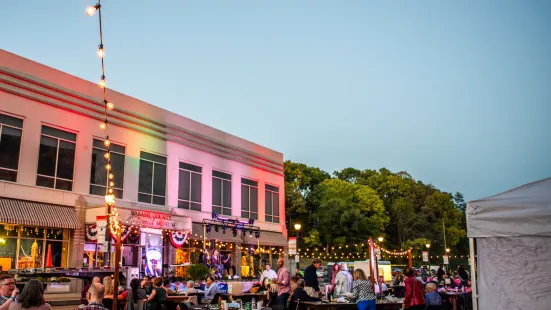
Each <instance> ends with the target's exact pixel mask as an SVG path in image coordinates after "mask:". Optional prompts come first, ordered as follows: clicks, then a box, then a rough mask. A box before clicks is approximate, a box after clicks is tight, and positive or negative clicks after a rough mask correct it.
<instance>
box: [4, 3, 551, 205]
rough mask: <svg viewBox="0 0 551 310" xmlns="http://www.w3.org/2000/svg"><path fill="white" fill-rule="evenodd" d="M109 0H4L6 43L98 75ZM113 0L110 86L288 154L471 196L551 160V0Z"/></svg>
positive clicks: (547, 167)
mask: <svg viewBox="0 0 551 310" xmlns="http://www.w3.org/2000/svg"><path fill="white" fill-rule="evenodd" d="M94 4H95V2H94V1H93V0H88V1H86V0H55V1H38V0H3V1H2V7H1V9H0V29H2V31H0V47H1V48H2V49H5V50H7V51H10V52H12V53H15V54H18V55H21V56H23V57H26V58H29V59H32V60H34V61H37V62H40V63H43V64H45V65H48V66H51V67H53V68H56V69H59V70H62V71H65V72H68V73H70V74H73V75H76V76H79V77H81V78H84V79H86V80H90V81H94V82H96V81H98V80H99V78H100V76H101V67H100V60H99V59H98V58H97V57H96V56H95V51H96V49H97V45H98V44H99V35H98V22H97V16H94V17H88V16H86V15H85V13H84V10H85V8H86V7H87V6H90V5H94ZM102 5H103V9H102V14H103V21H104V45H105V52H106V58H105V61H106V63H105V64H106V76H107V83H108V87H109V88H113V89H115V90H117V91H120V92H122V93H125V94H127V95H130V96H132V97H135V98H138V99H141V100H144V101H146V102H149V103H151V104H154V105H157V106H159V107H162V108H164V109H167V110H170V111H173V112H176V113H178V114H181V115H183V116H186V117H188V118H191V119H194V120H197V121H199V122H202V123H205V124H207V125H210V126H213V127H215V128H218V129H221V130H223V131H226V132H229V133H231V134H234V135H236V136H239V137H242V138H245V139H247V140H250V141H253V142H255V143H258V144H260V145H263V146H266V147H269V148H272V149H274V150H277V151H279V152H282V153H283V154H284V156H285V159H290V160H293V161H297V162H303V163H305V164H307V165H311V166H318V167H320V168H322V169H324V170H326V171H328V172H330V173H332V172H333V171H334V170H337V169H342V168H345V167H354V168H359V169H379V168H381V167H387V168H388V169H390V170H392V171H402V170H405V171H408V172H409V173H410V174H411V175H412V176H413V177H414V178H416V179H419V180H421V181H423V182H425V183H432V184H434V185H435V186H436V187H437V188H440V189H442V190H444V191H449V192H456V191H459V192H462V193H463V194H464V195H465V197H466V198H467V199H469V200H471V199H478V198H483V197H486V196H490V195H494V194H497V193H499V192H502V191H504V190H507V189H510V188H512V187H515V186H519V185H522V184H524V183H527V182H531V181H536V180H539V179H542V178H546V177H550V176H551V1H545V0H542V1H535V0H534V1H508V0H496V1H489V0H486V1H453V3H452V1H377V2H375V1H367V0H358V1H353V0H346V1H324V0H300V1H290V0H279V1H252V0H251V1H235V0H234V1H186V0H170V1H169V0H162V1H139V0H134V1H121V0H103V1H102ZM2 104H4V103H0V105H2ZM115 104H116V103H115Z"/></svg>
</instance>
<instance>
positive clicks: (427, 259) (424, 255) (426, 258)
mask: <svg viewBox="0 0 551 310" xmlns="http://www.w3.org/2000/svg"><path fill="white" fill-rule="evenodd" d="M428 261H429V251H423V262H428Z"/></svg>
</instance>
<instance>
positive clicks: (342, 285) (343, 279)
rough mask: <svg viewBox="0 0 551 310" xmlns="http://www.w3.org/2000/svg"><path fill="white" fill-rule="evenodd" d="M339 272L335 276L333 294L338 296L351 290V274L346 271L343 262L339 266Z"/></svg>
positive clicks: (346, 268)
mask: <svg viewBox="0 0 551 310" xmlns="http://www.w3.org/2000/svg"><path fill="white" fill-rule="evenodd" d="M340 270H341V271H339V273H337V277H336V278H335V296H336V297H339V296H341V295H345V294H346V293H349V292H350V291H351V290H352V276H351V275H350V272H348V266H347V265H346V264H345V263H342V264H341V266H340Z"/></svg>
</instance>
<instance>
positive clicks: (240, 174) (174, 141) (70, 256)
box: [0, 50, 287, 271]
mask: <svg viewBox="0 0 551 310" xmlns="http://www.w3.org/2000/svg"><path fill="white" fill-rule="evenodd" d="M108 98H109V99H110V101H112V102H113V103H114V104H115V109H114V110H113V111H110V113H109V123H110V128H109V136H110V140H111V141H112V143H111V151H112V153H111V154H112V157H111V162H112V166H113V168H112V169H113V174H114V176H115V178H114V180H115V189H116V190H115V196H116V198H117V203H116V205H117V207H118V213H119V215H120V217H121V219H122V220H123V224H124V223H129V221H130V222H131V223H132V224H135V225H133V226H135V228H133V229H131V230H130V231H129V234H127V235H126V236H125V238H124V244H123V259H122V264H123V265H124V266H135V267H140V268H141V270H142V271H144V270H145V269H147V268H148V264H151V262H150V260H154V261H155V262H156V263H157V264H158V265H157V267H155V266H154V268H159V267H160V265H161V262H162V263H163V264H181V263H186V262H189V263H194V262H196V261H197V260H198V259H199V253H200V252H202V251H201V249H202V248H203V238H205V239H206V240H208V243H207V242H205V243H206V245H208V246H209V248H210V249H211V250H214V249H216V250H218V252H220V253H223V252H231V253H232V254H233V257H234V263H235V265H236V266H237V267H238V268H240V267H241V262H243V264H244V265H248V264H249V263H250V262H253V261H254V262H255V263H254V264H258V263H259V261H260V260H265V261H269V260H275V259H277V257H278V255H280V254H279V253H282V252H284V251H283V250H284V247H285V245H286V235H287V230H286V227H285V206H284V197H285V195H284V178H283V171H284V169H283V155H282V154H281V153H278V152H276V151H273V150H270V149H268V148H265V147H262V146H260V145H257V144H254V143H252V142H249V141H246V140H244V139H241V138H238V137H236V136H233V135H231V134H228V133H225V132H222V131H220V130H217V129H214V128H212V127H209V126H206V125H204V124H201V123H198V122H195V121H193V120H190V119H188V118H185V117H183V116H180V115H177V114H174V113H172V112H169V111H166V110H163V109H161V108H159V107H156V106H154V105H151V104H148V103H145V102H143V101H140V100H137V99H135V98H132V97H129V96H126V95H123V94H121V93H118V92H115V91H112V90H108ZM102 101H103V96H102V89H100V88H99V87H98V86H97V84H94V83H91V82H88V81H85V80H83V79H80V78H78V77H75V76H72V75H69V74H67V73H64V72H60V71H58V70H55V69H52V68H50V67H47V66H45V65H42V64H39V63H36V62H34V61H31V60H28V59H25V58H22V57H20V56H17V55H14V54H12V53H9V52H7V51H4V50H0V266H1V267H2V269H4V270H6V269H22V268H43V267H61V268H64V267H77V268H82V267H96V266H103V264H104V256H105V253H108V252H107V249H106V248H105V247H104V244H103V243H99V242H96V241H97V233H98V230H97V225H98V223H99V221H101V220H102V218H103V217H105V216H106V212H107V209H106V205H105V201H104V195H105V190H106V186H107V182H108V177H107V174H106V170H105V168H104V167H105V162H104V158H103V153H104V150H105V147H104V145H103V143H102V142H103V139H104V135H105V133H104V131H103V130H102V129H100V127H99V124H100V122H102V121H103V119H104V116H103V104H102ZM213 212H216V213H218V214H220V215H221V216H224V217H227V218H232V219H233V218H235V219H239V220H243V221H247V220H249V219H254V225H255V226H256V227H259V228H260V235H259V236H258V237H259V238H258V239H257V238H255V236H253V235H249V233H247V234H245V232H243V233H241V232H239V234H237V235H236V234H233V233H232V232H231V231H228V232H226V231H225V229H219V227H215V229H210V227H209V229H208V232H206V228H205V226H204V225H203V224H202V223H203V220H204V219H211V218H212V214H213ZM136 223H139V225H138V224H136ZM128 225H130V224H128ZM138 226H139V227H138ZM136 228H139V229H136ZM164 228H171V229H172V230H179V231H181V232H185V233H187V234H188V240H187V241H186V243H185V245H184V246H183V247H181V248H176V247H174V246H172V245H171V244H170V242H169V240H167V238H166V234H165V233H164V231H163V229H164ZM107 238H108V237H107ZM238 257H239V258H241V259H238ZM149 267H151V266H149ZM238 270H239V269H238Z"/></svg>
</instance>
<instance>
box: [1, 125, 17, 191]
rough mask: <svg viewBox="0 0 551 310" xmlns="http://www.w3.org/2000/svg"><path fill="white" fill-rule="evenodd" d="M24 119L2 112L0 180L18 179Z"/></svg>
mask: <svg viewBox="0 0 551 310" xmlns="http://www.w3.org/2000/svg"><path fill="white" fill-rule="evenodd" d="M22 129H23V120H22V119H19V118H15V117H12V116H9V115H5V114H0V180H4V181H11V182H15V181H17V171H18V168H19V152H20V151H21V134H22Z"/></svg>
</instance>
